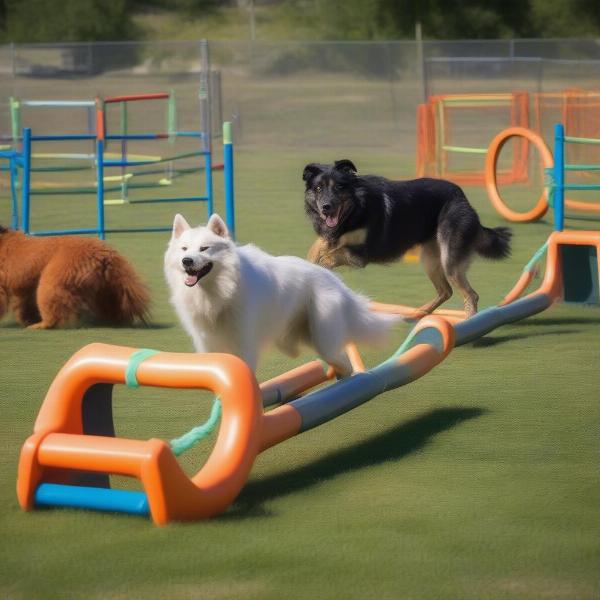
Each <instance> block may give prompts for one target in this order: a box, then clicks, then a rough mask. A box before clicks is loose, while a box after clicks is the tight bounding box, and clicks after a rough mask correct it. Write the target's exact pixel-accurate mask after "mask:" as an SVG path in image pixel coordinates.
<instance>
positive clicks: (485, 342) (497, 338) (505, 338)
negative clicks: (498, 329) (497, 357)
mask: <svg viewBox="0 0 600 600" xmlns="http://www.w3.org/2000/svg"><path fill="white" fill-rule="evenodd" d="M579 332H580V330H579V329H555V330H552V331H541V332H539V333H513V334H512V335H494V336H491V335H490V336H487V335H486V336H484V337H482V338H478V339H476V340H474V341H473V342H471V343H470V344H469V345H470V346H471V348H489V347H491V346H497V345H499V344H505V343H506V342H513V341H516V340H526V339H530V338H533V337H542V336H545V335H561V334H563V333H579Z"/></svg>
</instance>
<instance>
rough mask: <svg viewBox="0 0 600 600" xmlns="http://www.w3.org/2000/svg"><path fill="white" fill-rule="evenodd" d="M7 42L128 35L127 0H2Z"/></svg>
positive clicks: (130, 31)
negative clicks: (108, 0) (106, 0)
mask: <svg viewBox="0 0 600 600" xmlns="http://www.w3.org/2000/svg"><path fill="white" fill-rule="evenodd" d="M2 6H3V7H4V8H5V29H4V39H5V41H8V42H79V41H110V40H125V39H131V38H132V37H133V36H134V33H135V32H134V28H133V25H132V22H131V19H130V16H129V12H128V2H127V0H111V1H110V2H105V1H103V0H3V2H2Z"/></svg>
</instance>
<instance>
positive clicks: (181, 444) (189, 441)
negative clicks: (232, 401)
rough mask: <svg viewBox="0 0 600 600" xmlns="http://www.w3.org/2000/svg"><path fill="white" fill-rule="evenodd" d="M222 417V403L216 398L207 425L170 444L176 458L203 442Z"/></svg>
mask: <svg viewBox="0 0 600 600" xmlns="http://www.w3.org/2000/svg"><path fill="white" fill-rule="evenodd" d="M220 417H221V401H220V400H219V398H215V399H214V402H213V405H212V408H211V410H210V416H209V417H208V420H207V421H206V422H205V423H202V425H198V426H197V427H194V428H193V429H191V430H190V431H188V432H187V433H184V434H183V435H182V436H181V437H178V438H175V439H173V440H171V441H170V442H169V444H170V445H171V450H172V451H173V454H174V455H175V456H179V455H180V454H183V453H184V452H185V451H186V450H189V449H190V448H192V447H194V446H195V445H196V444H197V443H198V442H199V441H200V440H203V439H204V438H205V437H206V436H207V435H208V434H210V433H211V432H212V431H213V430H214V429H215V427H216V426H217V423H218V422H219V418H220Z"/></svg>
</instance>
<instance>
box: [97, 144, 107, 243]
mask: <svg viewBox="0 0 600 600" xmlns="http://www.w3.org/2000/svg"><path fill="white" fill-rule="evenodd" d="M96 177H97V179H98V185H97V186H96V199H97V210H98V237H99V238H100V239H101V240H104V239H106V235H105V233H104V141H103V140H100V139H99V140H97V141H96Z"/></svg>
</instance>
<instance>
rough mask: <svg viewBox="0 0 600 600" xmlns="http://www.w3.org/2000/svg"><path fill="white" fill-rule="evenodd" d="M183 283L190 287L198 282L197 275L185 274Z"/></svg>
mask: <svg viewBox="0 0 600 600" xmlns="http://www.w3.org/2000/svg"><path fill="white" fill-rule="evenodd" d="M183 283H185V285H187V286H188V287H192V286H194V285H196V284H197V283H198V275H186V276H185V279H184V280H183Z"/></svg>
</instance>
